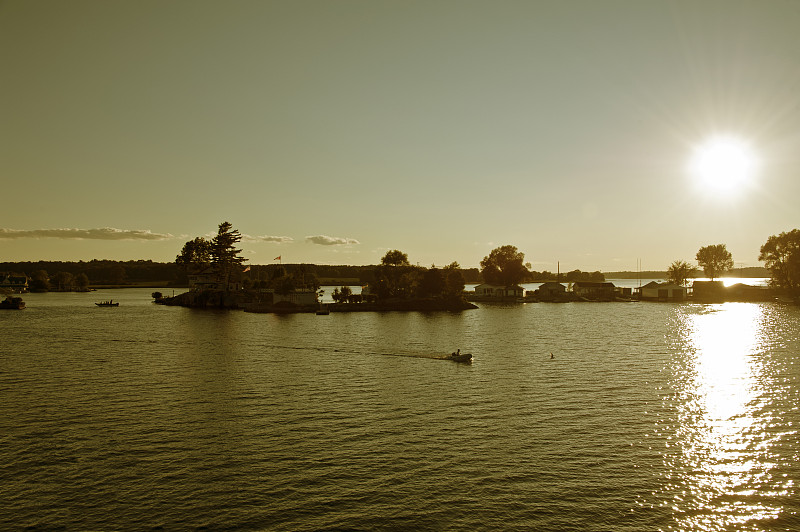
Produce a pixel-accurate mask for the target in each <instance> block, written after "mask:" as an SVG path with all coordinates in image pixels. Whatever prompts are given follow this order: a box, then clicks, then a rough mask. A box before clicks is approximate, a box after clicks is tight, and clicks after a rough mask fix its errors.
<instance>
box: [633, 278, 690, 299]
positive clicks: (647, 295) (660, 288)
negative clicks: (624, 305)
mask: <svg viewBox="0 0 800 532" xmlns="http://www.w3.org/2000/svg"><path fill="white" fill-rule="evenodd" d="M639 297H640V298H641V299H642V300H643V301H684V300H685V299H686V288H684V287H682V286H678V285H676V284H674V283H659V282H657V281H651V282H649V283H647V284H646V285H644V286H643V287H642V288H641V291H640V292H639Z"/></svg>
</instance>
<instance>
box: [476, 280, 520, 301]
mask: <svg viewBox="0 0 800 532" xmlns="http://www.w3.org/2000/svg"><path fill="white" fill-rule="evenodd" d="M474 294H475V299H482V300H493V299H497V300H502V299H516V298H521V297H524V296H525V289H524V288H522V287H521V286H519V285H514V286H501V285H495V284H488V283H483V284H479V285H478V286H476V287H475V292H474Z"/></svg>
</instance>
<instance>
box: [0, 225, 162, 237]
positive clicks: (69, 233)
mask: <svg viewBox="0 0 800 532" xmlns="http://www.w3.org/2000/svg"><path fill="white" fill-rule="evenodd" d="M0 238H4V239H19V238H60V239H63V240H169V239H171V238H174V237H173V236H172V235H171V234H169V233H153V232H152V231H149V230H142V229H114V228H113V227H100V228H97V229H67V228H62V229H4V228H0Z"/></svg>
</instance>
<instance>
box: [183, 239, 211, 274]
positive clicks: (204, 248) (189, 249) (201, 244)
mask: <svg viewBox="0 0 800 532" xmlns="http://www.w3.org/2000/svg"><path fill="white" fill-rule="evenodd" d="M175 264H177V265H178V267H179V268H181V269H182V270H183V271H184V272H186V273H189V272H190V271H193V272H197V271H200V270H203V269H205V268H207V267H208V266H209V265H210V264H211V242H209V241H208V240H206V239H205V238H203V237H201V236H198V237H197V238H195V239H194V240H189V241H188V242H186V243H185V244H184V245H183V249H181V253H180V255H178V256H177V257H175Z"/></svg>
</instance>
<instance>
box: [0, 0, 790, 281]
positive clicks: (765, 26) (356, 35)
mask: <svg viewBox="0 0 800 532" xmlns="http://www.w3.org/2000/svg"><path fill="white" fill-rule="evenodd" d="M798 28H800V2H797V1H779V0H773V1H758V2H756V1H752V2H736V1H731V0H725V1H721V2H711V1H707V2H702V1H689V2H667V1H640V0H635V1H634V0H631V1H610V0H603V1H595V0H592V1H572V2H569V1H553V2H537V1H533V0H527V1H520V2H516V1H502V0H500V1H482V2H470V1H465V0H454V1H432V0H425V1H420V2H414V1H408V0H403V1H373V0H370V1H338V0H324V1H295V0H292V1H289V0H286V1H282V2H268V1H262V0H259V1H255V0H254V1H239V0H226V1H209V0H186V1H183V0H180V1H176V0H171V1H170V0H158V1H148V0H135V1H134V0H130V1H107V0H98V1H82V0H70V1H68V2H65V1H62V0H54V1H36V0H24V1H23V0H6V1H0V72H2V83H0V106H2V107H0V110H1V113H0V172H1V180H2V198H3V205H2V215H0V261H12V260H39V259H45V260H78V259H83V260H89V259H92V258H110V259H120V260H127V259H138V258H144V259H153V260H159V261H169V260H173V259H174V258H175V255H176V254H177V253H178V252H179V251H180V248H181V247H182V245H183V243H184V242H185V241H186V240H188V239H190V238H193V237H195V236H200V235H205V234H208V233H211V232H215V231H216V228H217V225H218V224H219V223H220V222H222V221H224V220H228V221H230V222H231V223H232V224H233V225H234V227H236V228H237V229H239V230H240V231H241V232H242V233H243V234H245V235H248V238H247V239H246V241H245V242H243V243H242V247H243V248H244V250H245V256H246V257H248V258H249V259H250V261H251V262H252V263H255V264H269V263H271V262H272V260H273V259H274V258H275V257H276V256H278V255H280V256H282V257H283V261H284V262H285V263H294V262H313V263H320V264H322V263H325V264H371V263H376V262H378V261H379V260H380V257H381V256H382V255H383V254H384V253H385V251H386V250H387V249H394V248H397V249H400V250H402V251H405V252H406V253H408V256H409V259H410V260H411V262H413V263H420V264H422V265H426V266H427V265H430V264H431V263H436V264H437V265H444V264H447V263H450V262H452V261H458V262H459V263H460V264H461V265H462V266H465V267H467V266H477V265H478V263H479V261H480V260H481V258H483V257H484V256H486V255H487V254H488V253H489V251H490V250H491V249H492V248H494V247H497V246H499V245H503V244H512V245H515V246H517V247H518V248H519V249H520V251H522V252H524V253H525V255H526V260H529V261H530V262H531V263H532V264H533V269H535V270H542V269H549V270H555V268H556V262H557V261H560V262H561V270H562V271H565V270H572V269H575V268H579V269H582V270H598V269H600V270H606V271H608V270H635V269H636V267H637V259H641V261H642V267H643V269H666V267H667V266H668V265H669V264H670V263H671V262H672V261H673V260H676V259H685V260H691V261H693V260H694V256H695V253H696V252H697V250H698V248H699V247H701V246H703V245H707V244H717V243H724V244H726V245H727V247H728V249H729V250H730V251H731V252H732V253H733V258H734V260H735V261H736V264H737V266H739V265H745V266H756V265H759V263H758V261H757V256H758V251H759V247H760V246H761V245H762V244H763V243H764V242H765V241H766V239H767V237H769V236H770V235H772V234H777V233H780V232H781V231H787V230H790V229H793V228H797V227H800V201H799V200H800V149H799V148H800V108H798V101H799V100H800V30H798ZM720 133H725V134H729V135H733V136H736V137H739V138H740V139H742V141H744V142H747V143H750V145H751V147H752V150H753V151H754V152H755V154H756V155H757V157H758V159H759V161H760V165H759V171H758V172H757V173H756V175H755V176H754V177H752V178H750V179H746V180H745V182H744V183H742V184H741V185H740V186H738V187H736V189H735V190H734V191H733V193H730V194H712V193H709V192H708V190H706V189H703V188H701V187H699V186H697V184H696V182H695V181H696V179H695V178H693V177H692V176H691V175H690V172H689V171H688V170H687V167H688V165H689V160H690V158H691V156H692V153H693V151H694V150H696V149H698V147H699V146H701V145H702V143H703V142H704V141H705V140H706V139H708V138H709V137H711V136H713V135H715V134H720Z"/></svg>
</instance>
